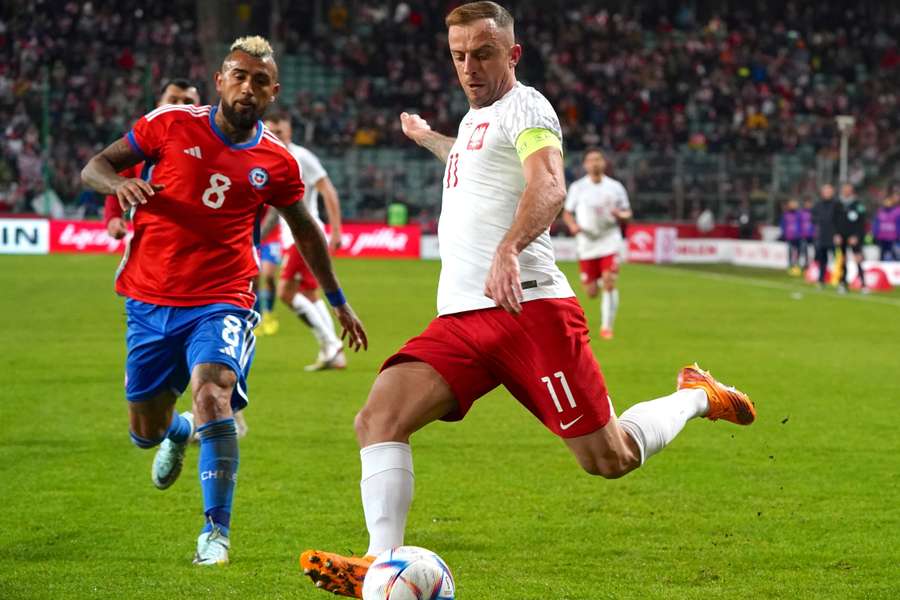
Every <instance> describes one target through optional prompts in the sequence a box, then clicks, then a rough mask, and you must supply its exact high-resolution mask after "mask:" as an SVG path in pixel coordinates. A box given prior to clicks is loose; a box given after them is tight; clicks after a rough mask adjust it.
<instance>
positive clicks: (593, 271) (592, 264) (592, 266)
mask: <svg viewBox="0 0 900 600" xmlns="http://www.w3.org/2000/svg"><path fill="white" fill-rule="evenodd" d="M578 269H579V270H580V271H581V283H593V282H594V281H597V280H598V279H600V277H602V276H603V273H604V272H606V271H609V272H610V273H618V272H619V256H618V255H616V254H607V255H606V256H601V257H599V258H588V259H585V260H579V261H578Z"/></svg>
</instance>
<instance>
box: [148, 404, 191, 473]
mask: <svg viewBox="0 0 900 600" xmlns="http://www.w3.org/2000/svg"><path fill="white" fill-rule="evenodd" d="M181 416H182V417H184V418H186V419H187V420H188V422H190V424H191V434H190V435H189V436H188V437H187V439H186V440H185V441H183V442H181V443H180V444H179V443H176V442H173V441H172V440H170V439H169V438H166V439H164V440H163V441H162V443H161V444H160V445H159V450H157V451H156V456H154V457H153V468H152V469H151V470H150V479H151V480H153V485H155V486H156V487H157V488H159V489H161V490H164V489H166V488H168V487H170V486H171V485H172V484H173V483H175V481H176V480H177V479H178V476H179V475H181V467H182V466H183V465H184V452H185V450H187V446H188V444H189V443H190V441H191V438H192V437H193V436H194V415H192V414H191V413H190V412H183V413H181Z"/></svg>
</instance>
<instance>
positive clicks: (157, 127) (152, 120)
mask: <svg viewBox="0 0 900 600" xmlns="http://www.w3.org/2000/svg"><path fill="white" fill-rule="evenodd" d="M176 114H177V113H175V112H174V111H172V112H167V113H158V112H157V111H153V112H151V113H148V114H146V115H144V116H143V117H141V118H140V120H138V122H137V123H135V124H134V127H132V128H131V131H129V132H128V133H126V134H125V139H126V140H127V141H128V145H129V146H131V149H132V150H134V151H135V152H137V153H138V154H139V155H140V156H141V157H142V158H143V159H144V160H145V161H148V162H156V161H157V160H159V156H160V152H161V151H162V148H163V146H164V145H165V141H166V133H167V131H168V128H169V124H170V123H171V122H172V120H173V118H174V117H175V115H176Z"/></svg>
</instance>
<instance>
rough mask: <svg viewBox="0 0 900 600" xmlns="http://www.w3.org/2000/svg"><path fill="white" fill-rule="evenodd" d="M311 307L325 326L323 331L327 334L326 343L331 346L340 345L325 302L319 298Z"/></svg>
mask: <svg viewBox="0 0 900 600" xmlns="http://www.w3.org/2000/svg"><path fill="white" fill-rule="evenodd" d="M313 306H315V307H316V311H317V312H318V313H319V317H320V318H321V319H322V323H324V324H325V330H326V331H327V332H328V343H329V344H331V345H332V346H334V345H337V344H340V343H341V341H340V340H339V339H338V336H337V334H335V333H334V320H333V319H332V318H331V311H330V310H328V307H327V306H326V305H325V301H324V300H322V299H321V298H319V299H318V300H316V301H315V302H314V303H313Z"/></svg>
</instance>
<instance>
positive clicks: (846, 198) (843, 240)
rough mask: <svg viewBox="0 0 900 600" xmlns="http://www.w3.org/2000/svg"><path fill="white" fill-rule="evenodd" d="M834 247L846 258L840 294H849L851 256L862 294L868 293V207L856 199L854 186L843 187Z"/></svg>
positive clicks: (839, 289)
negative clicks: (865, 265) (865, 251)
mask: <svg viewBox="0 0 900 600" xmlns="http://www.w3.org/2000/svg"><path fill="white" fill-rule="evenodd" d="M834 228H835V232H834V233H835V235H834V245H835V247H839V248H840V249H841V255H842V256H843V257H844V260H843V265H842V268H841V282H840V284H839V285H838V293H840V294H846V293H847V289H848V287H847V265H848V263H849V261H850V254H849V253H848V251H849V252H851V253H852V254H853V258H854V260H856V265H857V267H858V271H859V281H860V283H861V284H862V292H863V293H864V294H865V293H867V292H868V289H867V288H866V278H865V271H864V270H863V260H864V258H863V238H865V237H866V206H865V204H863V203H862V202H860V200H859V199H858V198H857V197H856V192H855V191H854V189H853V185H852V184H849V183H845V184H843V185H842V186H841V201H840V204H838V206H837V207H836V209H835V211H834Z"/></svg>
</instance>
